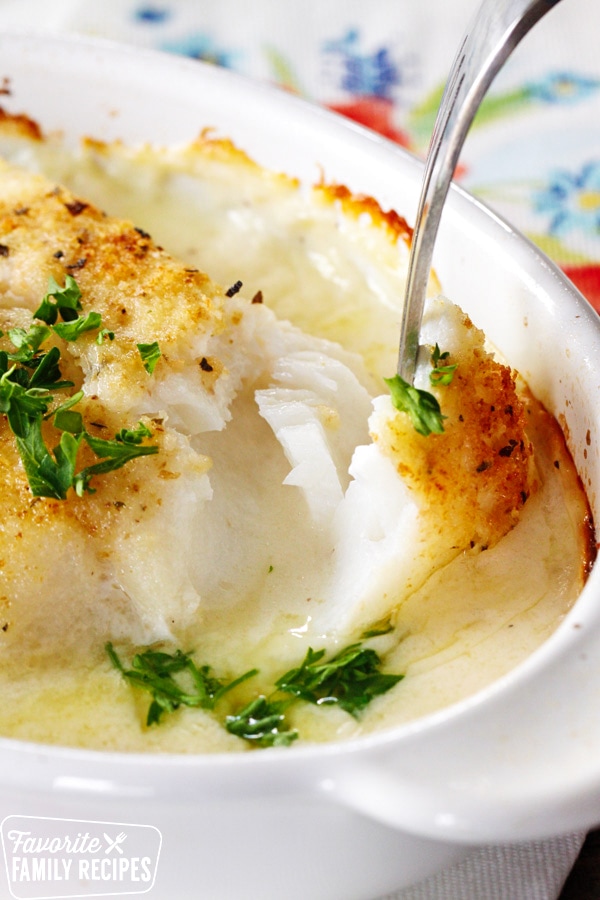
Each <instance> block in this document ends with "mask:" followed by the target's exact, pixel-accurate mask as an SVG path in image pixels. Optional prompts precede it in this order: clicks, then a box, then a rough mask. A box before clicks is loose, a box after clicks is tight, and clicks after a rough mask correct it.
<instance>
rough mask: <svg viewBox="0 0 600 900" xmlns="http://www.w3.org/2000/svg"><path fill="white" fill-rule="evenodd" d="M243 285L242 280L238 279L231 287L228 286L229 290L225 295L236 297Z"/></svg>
mask: <svg viewBox="0 0 600 900" xmlns="http://www.w3.org/2000/svg"><path fill="white" fill-rule="evenodd" d="M241 287H242V282H241V281H236V283H235V284H232V285H231V287H230V288H228V290H226V291H225V296H226V297H235V295H236V294H237V293H239V291H240V289H241Z"/></svg>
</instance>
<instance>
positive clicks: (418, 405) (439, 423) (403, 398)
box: [383, 344, 456, 437]
mask: <svg viewBox="0 0 600 900" xmlns="http://www.w3.org/2000/svg"><path fill="white" fill-rule="evenodd" d="M449 356H450V354H449V353H448V352H447V351H446V352H445V353H442V352H441V351H440V348H439V347H438V345H437V344H436V345H435V347H434V349H433V351H432V354H431V363H432V366H433V369H432V371H431V372H430V374H429V380H430V382H431V384H432V385H440V384H450V383H451V381H452V379H453V378H454V372H455V371H456V364H455V365H442V366H440V362H444V361H445V360H446V359H448V357H449ZM383 380H384V381H385V383H386V384H387V386H388V387H389V389H390V395H391V398H392V403H393V405H394V406H395V407H396V409H397V410H399V411H400V412H405V413H407V414H408V415H409V416H410V420H411V422H412V424H413V427H414V429H415V431H417V432H418V433H419V434H422V435H425V437H426V436H427V435H429V434H442V433H443V431H444V419H445V418H446V416H444V415H442V411H441V409H440V404H439V403H438V401H437V399H436V398H435V397H434V396H433V394H430V393H429V391H423V390H421V389H420V388H416V387H414V386H413V385H412V384H409V383H408V382H407V381H405V380H404V379H403V378H402V377H401V376H400V375H394V377H393V378H384V379H383Z"/></svg>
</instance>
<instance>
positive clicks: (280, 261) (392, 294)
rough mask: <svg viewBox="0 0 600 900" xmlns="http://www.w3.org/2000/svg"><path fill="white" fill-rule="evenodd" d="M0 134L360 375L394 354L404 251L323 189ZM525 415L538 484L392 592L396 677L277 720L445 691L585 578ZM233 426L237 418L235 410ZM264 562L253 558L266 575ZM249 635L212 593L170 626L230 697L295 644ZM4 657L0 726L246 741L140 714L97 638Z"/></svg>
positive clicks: (315, 726) (209, 742) (331, 734)
mask: <svg viewBox="0 0 600 900" xmlns="http://www.w3.org/2000/svg"><path fill="white" fill-rule="evenodd" d="M0 151H1V152H2V153H3V155H6V156H7V158H9V159H11V160H13V161H16V162H18V163H19V164H20V165H24V166H26V167H29V168H33V169H39V170H40V171H43V172H44V173H45V174H47V175H48V176H49V177H51V178H53V179H56V180H59V181H61V182H63V183H65V184H66V185H67V186H68V187H70V188H71V189H72V190H73V191H75V192H76V193H78V194H79V195H81V196H83V197H86V198H90V199H91V200H92V201H93V202H95V203H96V204H97V205H99V206H100V207H101V208H103V209H105V210H106V211H107V212H109V213H110V214H113V215H117V216H124V217H128V218H130V219H132V220H133V221H134V222H135V224H136V225H138V226H140V227H142V228H143V229H144V230H146V231H148V232H150V233H151V234H152V236H153V238H154V239H155V240H156V241H157V242H158V243H160V244H162V245H163V246H164V247H165V249H167V250H168V251H169V252H171V253H172V254H173V255H174V256H177V257H179V258H181V259H182V260H183V261H184V262H185V263H186V264H188V265H190V266H197V267H198V268H200V269H202V270H204V271H207V272H208V273H209V274H210V275H211V277H212V278H213V279H214V280H215V281H217V282H220V283H222V284H223V285H225V286H227V285H229V284H234V283H235V282H236V281H237V280H238V279H239V280H242V281H243V282H244V291H245V293H246V295H247V296H249V297H251V296H253V295H254V294H255V293H256V292H258V291H261V292H262V295H263V299H264V302H265V303H266V304H267V305H269V306H270V307H272V308H273V309H274V311H275V312H276V313H277V314H278V315H279V316H281V317H285V318H289V319H290V320H291V321H292V322H293V323H294V324H296V325H298V326H300V327H301V328H303V329H304V330H306V331H308V332H310V333H313V334H316V335H319V336H322V337H325V338H327V339H330V340H335V341H339V342H340V343H341V344H342V345H344V346H345V347H346V348H348V349H350V350H353V351H357V352H359V353H360V354H361V355H362V356H363V358H364V359H365V361H366V363H367V367H368V368H369V369H370V371H371V372H372V373H373V374H374V375H375V376H376V377H379V376H381V375H387V374H389V373H390V372H392V371H393V369H394V361H395V354H396V335H397V319H398V309H397V304H398V298H400V297H402V289H403V282H404V277H405V271H406V269H405V263H406V257H407V250H406V247H405V245H404V244H403V243H402V242H400V243H399V244H397V243H396V241H395V240H391V238H390V234H389V228H387V226H385V223H384V224H382V223H381V222H380V223H375V224H374V222H373V220H372V218H371V217H370V216H369V215H368V214H367V213H362V214H360V215H354V214H350V215H348V214H344V213H343V211H342V210H341V209H340V204H339V203H334V202H331V199H330V198H327V197H325V198H324V197H323V195H322V192H321V191H316V192H313V193H311V192H310V191H308V192H307V191H304V190H301V189H298V186H297V185H296V184H295V183H294V182H293V181H291V180H289V179H286V178H284V177H281V176H274V175H272V174H270V173H265V172H264V171H262V170H261V169H259V168H258V167H255V166H253V165H252V164H251V163H249V162H248V161H247V160H246V159H245V158H243V157H242V156H241V155H239V154H235V153H233V152H232V151H231V150H230V149H227V148H221V150H220V151H219V152H217V151H218V146H217V149H216V150H215V148H214V147H213V148H212V150H211V151H210V152H207V150H206V148H204V149H202V147H200V148H196V149H184V150H177V149H172V150H166V151H155V150H150V149H148V148H144V149H141V150H130V149H127V148H124V147H119V146H116V147H113V148H107V147H104V146H102V145H97V144H90V145H88V146H87V147H85V148H84V149H83V150H78V151H76V152H75V151H69V150H68V149H67V148H64V147H63V146H62V145H61V144H60V143H59V142H53V141H49V142H47V143H45V144H40V143H37V142H31V141H27V140H24V139H21V138H10V137H1V138H0ZM221 151H222V152H221ZM530 418H531V432H532V437H533V439H534V443H535V446H536V464H537V468H538V474H539V477H540V481H541V488H540V490H539V491H538V492H537V493H536V494H534V496H532V497H531V498H530V500H529V501H528V503H527V504H526V506H525V509H524V512H523V515H522V518H521V520H520V522H519V524H518V525H517V526H516V528H515V529H514V530H513V531H512V532H510V533H509V534H508V535H507V536H506V537H505V538H504V539H503V540H502V541H501V542H500V543H499V544H498V545H496V546H495V547H494V548H492V549H490V550H488V551H486V552H483V553H479V554H477V555H472V554H470V553H464V554H462V555H460V556H459V557H457V558H456V559H455V560H454V561H453V562H451V563H450V564H449V565H447V566H446V567H445V568H443V569H442V570H441V571H438V572H437V573H436V574H435V575H434V576H433V577H431V578H430V579H429V580H428V581H427V583H426V584H425V585H424V586H423V587H422V588H420V589H419V590H418V591H417V592H416V593H414V594H413V595H412V596H411V597H410V598H409V599H408V600H406V601H405V602H404V603H403V605H402V606H401V608H400V609H399V611H398V613H397V617H396V621H395V624H396V628H395V630H394V632H392V633H391V634H388V635H385V636H382V637H379V638H376V639H374V640H373V641H372V646H374V647H375V648H376V649H379V650H380V651H381V652H382V653H383V654H384V655H385V668H386V670H387V671H392V672H402V673H404V674H405V676H406V677H405V678H404V680H403V681H402V682H401V683H400V684H399V685H398V686H397V687H396V688H395V689H393V690H392V691H391V692H390V693H389V694H387V695H385V696H384V697H382V698H379V699H377V700H376V701H374V702H373V703H372V704H371V706H370V707H369V708H368V709H367V710H366V712H365V713H364V714H363V715H362V717H361V718H360V720H355V719H353V718H352V717H350V716H349V715H347V714H346V713H344V712H342V711H340V710H338V709H334V708H332V707H327V708H315V707H310V706H308V705H303V704H299V705H298V706H297V707H296V708H295V709H294V711H293V712H292V713H291V714H290V720H291V722H292V724H294V725H296V726H297V727H298V728H299V730H300V733H301V737H302V740H304V741H330V740H335V739H346V738H349V737H352V736H355V735H359V734H365V733H369V732H371V731H373V730H377V729H381V728H389V727H392V726H393V725H397V724H400V723H403V722H408V721H410V720H412V719H414V718H417V717H419V716H422V715H424V714H427V713H429V712H433V711H435V710H437V709H440V708H442V707H444V706H446V705H448V704H451V703H453V702H456V701H458V700H460V699H462V698H464V697H467V696H469V695H471V694H473V693H474V692H476V691H478V690H480V689H481V688H483V687H485V686H486V685H488V684H489V683H490V682H492V681H493V680H495V679H496V678H498V677H500V676H501V675H503V674H504V673H506V672H508V671H509V670H510V669H512V668H513V667H514V666H516V665H518V663H519V662H521V661H522V660H523V659H525V658H526V657H527V656H528V655H529V654H530V653H531V652H532V651H533V650H535V649H536V647H538V646H539V645H540V644H541V643H542V642H543V641H544V640H545V639H546V638H547V637H548V636H549V635H550V634H551V633H552V631H553V630H554V629H555V628H556V627H557V625H558V624H559V623H560V621H561V619H562V618H563V616H564V615H565V613H566V611H567V610H568V609H569V608H570V607H571V606H572V604H573V603H574V601H575V599H576V598H577V595H578V593H579V591H580V590H581V586H582V584H583V580H584V561H585V560H586V559H587V553H588V543H587V541H588V537H589V535H588V533H587V531H586V528H585V518H586V515H587V506H586V501H585V497H584V495H583V493H582V490H581V486H580V483H579V480H578V477H577V473H576V472H575V470H574V468H573V465H572V462H571V460H570V457H569V455H568V452H567V450H566V447H565V445H564V442H563V441H562V436H561V435H560V432H559V430H558V426H557V425H556V423H555V422H554V420H552V419H551V418H550V417H549V416H547V414H546V413H545V412H544V411H543V409H542V408H541V407H540V406H539V405H538V404H536V403H535V401H531V402H530ZM237 427H238V428H240V429H242V434H243V427H244V423H243V422H241V423H239V424H238V425H237ZM242 439H243V438H242ZM281 474H284V473H283V472H282V473H281ZM274 552H278V548H276V549H275V550H274ZM296 552H300V553H301V548H300V550H298V549H297V550H296ZM274 568H275V564H274ZM269 575H270V573H269V572H268V569H266V571H265V581H266V580H267V579H268V577H269ZM465 585H468V586H469V589H468V590H465ZM256 590H257V592H260V586H257V588H256ZM252 634H253V623H252V621H251V620H250V619H246V620H245V619H244V611H243V609H242V610H240V608H239V607H237V606H224V607H223V608H222V609H221V610H219V611H218V612H214V611H213V614H212V615H211V616H210V617H209V618H206V617H205V618H203V619H199V620H198V621H196V622H194V623H193V624H192V625H190V626H188V627H187V628H186V629H185V630H184V631H181V632H180V633H179V634H178V635H177V637H178V640H179V642H180V643H181V645H182V646H183V647H184V649H188V648H194V649H195V651H196V652H195V657H196V659H197V660H198V661H199V662H200V663H207V664H210V665H211V666H212V667H213V668H214V669H215V671H216V672H217V673H219V672H223V673H227V674H229V675H234V674H238V673H240V672H242V671H245V670H246V669H248V668H251V667H255V666H256V667H258V668H260V669H261V676H260V677H259V679H258V680H257V681H253V682H249V683H248V684H246V685H244V686H242V687H241V688H240V689H239V690H238V691H237V694H236V696H235V697H232V702H233V701H235V702H236V704H237V703H240V702H242V700H244V699H246V698H250V696H252V695H253V694H254V692H255V691H256V690H257V689H259V688H262V689H265V690H268V685H269V683H270V680H271V679H273V678H276V677H277V676H278V675H279V674H281V673H282V671H285V669H287V668H289V667H290V666H291V665H294V664H296V663H297V662H299V660H300V659H301V658H302V657H303V656H304V653H305V651H306V647H305V644H304V642H303V640H302V636H301V635H298V634H295V633H290V632H287V631H281V630H279V631H278V633H276V634H271V635H269V634H267V635H266V636H265V635H264V634H258V635H256V636H255V637H254V638H253V637H252ZM224 636H226V639H224ZM232 660H233V661H235V662H234V664H233V671H232ZM7 663H9V664H7V665H4V666H2V667H0V686H1V689H2V696H3V703H2V706H1V708H0V732H1V733H2V734H4V735H9V736H11V737H18V738H25V739H28V740H34V741H42V742H50V743H58V744H66V745H74V746H86V747H93V748H103V749H109V748H110V749H121V750H126V751H150V752H154V751H171V752H185V753H195V752H217V751H244V750H246V749H247V746H246V745H245V744H244V743H243V742H241V741H239V740H238V739H237V738H235V737H233V736H232V735H230V734H228V733H227V732H226V731H225V729H224V728H223V727H222V725H221V724H220V722H219V721H218V720H217V719H216V718H215V716H214V715H213V714H211V713H206V712H203V711H199V710H187V709H181V710H179V711H178V712H177V713H176V714H174V715H172V716H170V717H167V718H166V719H165V722H164V724H161V725H160V726H159V727H152V728H150V729H147V728H145V727H144V724H143V723H144V719H145V712H146V708H147V704H148V700H147V698H146V697H145V696H140V695H138V694H136V693H134V692H133V691H132V690H131V689H130V687H129V686H128V685H127V684H126V683H125V682H124V681H123V679H122V678H121V676H120V675H119V674H118V673H117V672H116V671H115V670H114V669H113V668H112V667H111V665H110V663H109V661H108V659H107V658H106V656H105V654H104V651H103V647H102V646H99V647H98V649H97V653H96V654H95V655H94V653H92V654H89V653H86V654H85V655H82V654H77V653H74V652H73V650H72V648H68V649H67V650H66V651H65V652H64V653H62V654H61V653H60V652H57V653H56V655H55V657H54V658H52V659H50V660H48V659H47V658H46V659H44V661H43V664H40V663H37V662H36V658H35V655H30V656H29V657H27V658H26V659H19V655H18V653H11V654H9V656H8V658H7Z"/></svg>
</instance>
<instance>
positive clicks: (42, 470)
mask: <svg viewBox="0 0 600 900" xmlns="http://www.w3.org/2000/svg"><path fill="white" fill-rule="evenodd" d="M53 299H54V301H55V302H53ZM80 309H81V292H80V290H79V286H78V285H77V282H76V281H75V279H74V278H73V277H72V276H71V275H67V276H66V279H65V286H64V288H61V287H60V285H58V284H57V283H56V281H55V280H54V278H50V279H49V283H48V291H47V293H46V295H45V296H44V299H43V300H42V303H41V305H40V307H39V308H38V310H37V311H36V313H35V314H34V316H35V317H36V318H38V319H41V320H42V322H44V323H45V324H43V325H41V324H39V323H33V324H32V325H31V326H30V328H29V329H28V330H25V329H24V328H12V329H10V331H9V332H8V338H9V339H10V342H11V344H12V345H13V347H14V348H15V349H14V351H7V350H0V414H4V415H5V416H6V418H7V420H8V424H9V426H10V428H11V430H12V432H13V434H14V436H15V441H16V445H17V449H18V451H19V455H20V457H21V460H22V463H23V466H24V469H25V473H26V475H27V479H28V481H29V486H30V488H31V492H32V494H33V495H34V497H51V498H54V499H57V500H64V499H65V498H66V496H67V493H68V491H69V489H70V488H74V489H75V492H76V493H77V494H78V495H79V496H81V495H83V493H84V492H86V491H87V492H89V493H93V488H92V487H90V481H91V479H92V478H93V477H94V476H96V475H102V474H105V473H106V472H111V471H113V470H114V469H118V468H120V467H121V466H124V465H125V464H126V463H128V462H129V461H130V460H132V459H135V458H136V457H138V456H147V455H151V454H154V453H157V452H158V447H157V446H156V445H153V444H145V443H143V441H144V440H145V439H146V438H150V437H152V435H151V433H150V431H149V429H148V428H147V427H146V426H145V425H143V424H142V423H140V424H139V426H138V427H137V428H136V429H134V430H127V429H125V428H123V429H121V431H120V432H119V433H118V434H116V435H115V438H114V440H112V441H111V440H108V441H107V440H100V439H99V438H96V437H94V436H93V435H91V434H89V433H88V432H87V431H86V429H85V427H84V423H83V416H82V415H81V413H80V412H78V411H76V410H74V409H73V407H74V406H76V405H77V404H78V403H79V402H80V400H82V398H83V392H82V391H78V392H77V393H75V394H73V395H72V396H71V397H68V398H67V399H66V400H64V401H63V402H62V403H59V404H58V405H56V397H55V393H56V392H57V391H62V390H64V389H66V388H70V387H73V382H71V381H63V380H62V378H61V371H60V365H59V363H60V350H59V348H58V347H50V348H49V349H47V350H46V349H45V348H44V346H43V345H44V342H45V341H46V340H47V339H48V338H49V337H51V335H52V333H55V334H56V335H58V336H59V337H61V338H63V339H64V340H67V341H76V340H77V339H78V338H79V337H80V335H81V334H84V333H85V332H86V331H91V330H96V329H99V328H100V327H101V324H102V323H101V317H100V315H99V313H95V312H89V313H87V314H85V315H79V314H78V312H79V310H80ZM59 315H60V317H61V318H62V320H63V321H62V322H58V321H57V319H58V317H59ZM109 334H110V332H109ZM50 417H53V425H54V427H55V428H56V429H57V430H58V431H59V432H61V434H60V437H59V440H58V443H57V444H56V446H55V447H53V448H50V447H48V446H47V444H46V439H45V436H44V431H43V424H44V422H45V421H46V420H47V419H48V418H50ZM83 441H85V443H86V444H87V445H88V446H89V447H90V448H91V450H92V451H93V452H94V454H95V455H96V456H97V457H98V458H99V460H100V461H99V462H98V463H95V464H93V465H91V466H87V467H86V468H84V469H82V470H81V471H79V472H78V471H77V455H78V451H79V448H80V446H81V443H82V442H83Z"/></svg>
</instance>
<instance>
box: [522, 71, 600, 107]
mask: <svg viewBox="0 0 600 900" xmlns="http://www.w3.org/2000/svg"><path fill="white" fill-rule="evenodd" d="M599 87H600V80H598V79H597V78H585V77H584V76H582V75H575V74H573V73H571V72H553V73H552V74H550V75H547V76H546V78H544V79H542V80H541V81H537V82H531V83H530V84H528V85H527V86H526V92H527V94H528V95H529V96H530V97H531V98H532V99H536V100H541V101H542V102H543V103H577V102H578V101H579V100H583V99H585V98H586V97H587V96H589V95H590V94H593V93H594V91H597V90H598V88H599Z"/></svg>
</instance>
